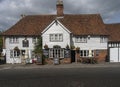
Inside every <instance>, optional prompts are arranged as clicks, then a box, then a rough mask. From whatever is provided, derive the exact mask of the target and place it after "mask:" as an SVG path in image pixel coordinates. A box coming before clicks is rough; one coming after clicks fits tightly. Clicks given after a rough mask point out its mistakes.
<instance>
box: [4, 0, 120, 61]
mask: <svg viewBox="0 0 120 87" xmlns="http://www.w3.org/2000/svg"><path fill="white" fill-rule="evenodd" d="M56 8H57V15H28V16H25V17H23V18H22V19H21V20H20V21H18V22H17V23H16V24H15V25H13V26H12V27H11V28H10V29H8V30H7V31H5V32H4V33H3V36H4V51H5V54H6V62H7V63H22V62H25V59H26V58H30V59H31V58H32V54H33V50H34V46H35V43H36V42H37V38H38V37H40V36H42V43H43V44H42V45H43V46H42V47H43V49H45V48H44V46H45V45H47V46H48V47H49V50H48V58H49V59H50V60H53V58H54V57H58V58H60V61H61V63H65V62H67V63H70V62H75V58H76V55H75V51H71V53H70V52H69V53H67V51H66V50H65V49H66V47H67V46H69V48H70V47H75V48H74V50H75V49H76V48H80V51H79V55H77V58H78V59H79V58H87V57H89V53H90V52H91V57H94V58H98V61H100V62H102V61H105V60H106V59H107V58H108V57H109V55H111V54H109V53H111V51H110V52H109V50H108V49H109V46H108V42H109V41H110V42H112V41H114V40H115V39H113V38H111V37H114V35H113V34H112V35H111V34H110V33H111V32H112V29H113V28H111V27H108V25H107V24H104V23H103V21H102V18H101V16H100V15H99V14H64V12H63V10H64V9H63V8H64V7H63V2H62V1H60V0H58V1H57V5H56ZM118 25H120V24H118ZM114 26H116V25H114ZM108 28H111V29H108ZM115 28H116V27H115ZM117 28H118V27H117ZM119 28H120V27H119ZM110 30H111V31H110ZM118 31H119V32H120V29H118ZM117 38H118V39H117V40H116V41H117V42H119V41H120V34H118V37H117ZM114 42H115V41H114ZM118 44H119V43H118ZM118 47H120V45H119V46H118ZM110 50H111V49H110ZM119 54H120V53H119ZM117 57H118V59H119V58H120V57H119V56H117ZM109 58H110V57H109ZM109 58H108V59H109ZM110 60H112V61H113V62H114V58H112V59H110Z"/></svg>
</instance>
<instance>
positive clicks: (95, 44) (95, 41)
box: [71, 36, 107, 50]
mask: <svg viewBox="0 0 120 87" xmlns="http://www.w3.org/2000/svg"><path fill="white" fill-rule="evenodd" d="M72 42H73V43H72ZM72 42H71V43H72V44H73V45H74V46H75V47H80V49H81V50H89V49H90V50H96V49H101V50H102V49H107V42H105V43H101V42H100V36H91V37H90V39H88V38H87V43H76V42H75V37H73V38H72Z"/></svg>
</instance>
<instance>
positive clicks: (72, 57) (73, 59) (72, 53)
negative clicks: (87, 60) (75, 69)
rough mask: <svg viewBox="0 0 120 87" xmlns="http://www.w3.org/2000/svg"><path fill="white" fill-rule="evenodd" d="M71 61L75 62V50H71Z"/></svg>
mask: <svg viewBox="0 0 120 87" xmlns="http://www.w3.org/2000/svg"><path fill="white" fill-rule="evenodd" d="M71 62H75V51H74V50H71Z"/></svg>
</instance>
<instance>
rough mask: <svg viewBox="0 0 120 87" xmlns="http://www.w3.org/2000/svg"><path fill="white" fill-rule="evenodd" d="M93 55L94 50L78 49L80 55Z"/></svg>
mask: <svg viewBox="0 0 120 87" xmlns="http://www.w3.org/2000/svg"><path fill="white" fill-rule="evenodd" d="M93 56H94V51H93V50H91V51H89V50H80V57H93Z"/></svg>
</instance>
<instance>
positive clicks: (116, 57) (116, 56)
mask: <svg viewBox="0 0 120 87" xmlns="http://www.w3.org/2000/svg"><path fill="white" fill-rule="evenodd" d="M109 55H110V62H120V48H117V47H116V48H110V54H109Z"/></svg>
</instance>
